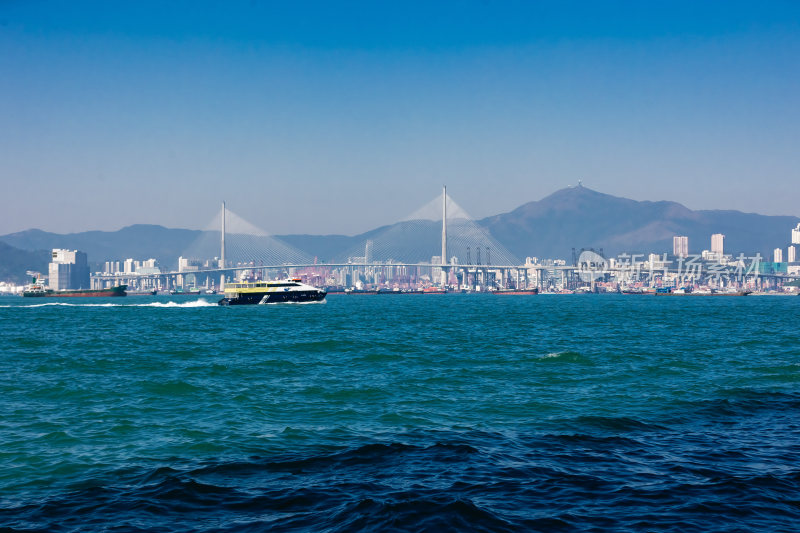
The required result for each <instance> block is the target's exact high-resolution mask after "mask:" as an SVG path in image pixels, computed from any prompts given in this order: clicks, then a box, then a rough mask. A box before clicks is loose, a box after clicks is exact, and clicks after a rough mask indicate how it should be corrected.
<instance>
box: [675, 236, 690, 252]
mask: <svg viewBox="0 0 800 533" xmlns="http://www.w3.org/2000/svg"><path fill="white" fill-rule="evenodd" d="M672 255H675V256H678V257H688V256H689V237H685V236H679V235H676V236H674V237H673V238H672Z"/></svg>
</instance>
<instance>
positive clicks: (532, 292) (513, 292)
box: [492, 289, 539, 296]
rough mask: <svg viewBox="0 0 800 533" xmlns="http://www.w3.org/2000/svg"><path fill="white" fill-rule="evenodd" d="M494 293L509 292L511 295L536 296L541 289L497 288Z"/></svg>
mask: <svg viewBox="0 0 800 533" xmlns="http://www.w3.org/2000/svg"><path fill="white" fill-rule="evenodd" d="M492 294H508V295H511V296H534V295H536V294H539V289H497V290H496V291H492Z"/></svg>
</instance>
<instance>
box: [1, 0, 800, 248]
mask: <svg viewBox="0 0 800 533" xmlns="http://www.w3.org/2000/svg"><path fill="white" fill-rule="evenodd" d="M82 5H83V6H85V7H84V8H83V9H80V10H79V9H74V8H72V9H70V7H69V6H66V5H54V4H37V3H24V2H6V3H3V4H0V51H2V53H0V65H2V68H3V71H4V72H7V73H11V75H8V76H4V77H2V79H0V186H2V190H3V192H4V197H5V198H4V199H5V202H4V216H3V217H1V218H0V234H2V235H4V234H8V233H13V232H17V231H23V230H26V229H31V228H38V229H43V230H45V231H51V232H57V233H72V232H80V231H88V230H96V229H103V228H106V229H107V228H115V229H119V228H121V227H125V226H128V225H131V224H158V225H162V226H166V227H174V228H189V229H203V228H204V227H205V226H206V224H207V223H208V221H209V220H210V219H211V218H212V217H213V216H214V213H215V212H216V210H217V209H218V206H219V204H220V202H221V201H222V200H226V201H227V202H228V205H229V206H230V208H231V209H232V210H234V211H235V212H237V213H238V214H240V215H241V216H242V217H244V218H245V219H247V220H248V221H250V222H252V223H253V224H255V225H256V226H258V227H259V228H262V229H264V230H266V231H267V232H269V233H271V234H304V233H305V234H344V235H354V234H358V233H362V232H364V231H368V230H370V229H373V228H375V227H378V226H382V225H386V224H391V223H393V222H396V221H398V220H401V219H403V218H404V217H405V216H407V215H408V214H409V213H412V212H414V211H415V210H416V209H418V208H419V207H420V206H421V205H423V204H425V203H426V202H428V201H430V200H431V199H432V198H434V197H435V196H436V195H437V194H438V193H439V191H440V187H441V185H442V184H447V185H448V191H449V192H450V193H451V195H452V196H453V198H455V199H456V201H458V202H459V203H460V204H461V205H462V206H464V208H465V209H466V210H467V211H468V212H469V213H470V214H471V215H472V216H473V217H475V218H484V217H486V216H491V215H496V214H499V213H504V212H508V211H510V210H513V209H515V208H516V207H518V206H519V205H521V204H523V203H526V202H529V201H534V200H539V199H541V198H543V197H545V196H547V195H549V194H551V193H553V192H555V191H556V190H559V189H561V188H563V187H566V186H567V185H575V184H576V183H577V182H578V180H583V183H584V185H586V186H587V187H589V188H591V189H594V190H596V191H599V192H602V193H606V194H611V195H614V196H621V197H626V198H631V199H634V200H649V201H660V200H670V201H676V202H679V203H681V204H683V205H685V206H687V207H689V208H690V209H735V210H740V211H744V212H755V213H760V214H766V215H788V216H797V215H800V210H798V209H797V194H796V189H797V186H796V183H797V181H798V177H799V176H798V175H797V174H798V172H797V169H798V168H800V153H798V151H797V149H796V146H797V143H798V140H800V135H798V134H800V120H798V119H800V106H799V105H798V103H800V102H799V101H798V100H799V98H800V97H798V95H799V94H800V31H799V30H800V5H798V4H795V3H791V2H773V3H770V4H769V5H767V6H758V7H754V6H753V5H752V4H748V3H744V2H732V3H725V4H724V5H723V4H708V5H706V4H703V5H695V4H694V3H689V2H686V3H677V4H674V5H670V6H668V7H661V6H651V5H643V4H638V3H627V2H622V3H616V4H613V5H612V4H608V5H598V4H594V3H588V2H587V3H581V2H576V3H574V4H570V6H568V7H567V8H564V7H562V6H560V5H559V6H555V5H549V4H531V3H521V2H520V3H517V2H512V3H508V4H503V5H490V4H485V3H479V2H476V3H466V4H440V5H435V6H430V5H426V4H413V3H412V4H403V5H402V6H375V5H372V4H369V3H346V4H336V5H330V4H324V3H319V4H316V3H311V4H304V5H302V6H299V7H298V6H295V5H287V4H272V3H267V2H251V3H247V4H237V5H235V6H225V7H220V6H218V5H215V4H210V3H202V2H201V3H180V4H174V5H169V6H166V7H165V6H162V5H159V4H155V3H140V4H136V5H128V6H118V5H111V4H105V3H99V2H98V3H87V4H82ZM609 6H611V7H609Z"/></svg>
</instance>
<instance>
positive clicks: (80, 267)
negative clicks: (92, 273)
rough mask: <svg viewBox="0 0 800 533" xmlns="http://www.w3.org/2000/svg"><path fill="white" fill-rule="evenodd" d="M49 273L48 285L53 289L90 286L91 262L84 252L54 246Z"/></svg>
mask: <svg viewBox="0 0 800 533" xmlns="http://www.w3.org/2000/svg"><path fill="white" fill-rule="evenodd" d="M48 273H49V274H50V279H49V282H48V286H49V287H50V288H51V289H53V290H56V291H60V290H65V289H89V288H90V285H89V262H88V260H87V258H86V253H84V252H79V251H78V250H63V249H61V248H54V249H53V253H52V262H51V263H50V266H49V272H48Z"/></svg>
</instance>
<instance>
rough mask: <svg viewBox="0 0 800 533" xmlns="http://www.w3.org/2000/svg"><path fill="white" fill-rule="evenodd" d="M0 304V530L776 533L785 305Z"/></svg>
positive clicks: (786, 385)
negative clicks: (664, 532)
mask: <svg viewBox="0 0 800 533" xmlns="http://www.w3.org/2000/svg"><path fill="white" fill-rule="evenodd" d="M213 304H214V300H213V299H212V297H204V298H198V297H127V298H124V299H108V300H102V299H76V300H75V301H70V302H62V301H58V302H53V301H50V300H48V301H42V300H39V299H23V298H14V297H3V298H0V332H2V336H1V337H0V369H1V372H0V530H4V531H5V530H20V531H96V530H114V531H145V530H157V531H186V530H195V531H262V530H265V529H272V530H276V531H373V530H403V531H520V530H543V531H547V530H587V531H600V530H637V531H640V530H647V531H655V530H659V531H661V530H671V531H715V530H716V531H737V530H738V531H746V530H774V531H790V530H795V529H796V528H797V524H798V523H800V345H799V344H798V340H800V336H799V335H798V325H799V322H798V311H800V298H797V297H794V298H791V297H752V296H751V297H746V298H741V297H653V296H622V295H620V296H610V295H564V296H555V295H540V296H534V297H531V296H520V297H515V296H494V295H460V294H448V295H400V296H396V295H387V296H362V295H350V296H345V295H330V296H329V297H328V301H327V302H326V303H324V304H310V305H290V304H281V305H266V306H252V307H246V306H243V307H231V308H223V307H217V306H215V305H213Z"/></svg>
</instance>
